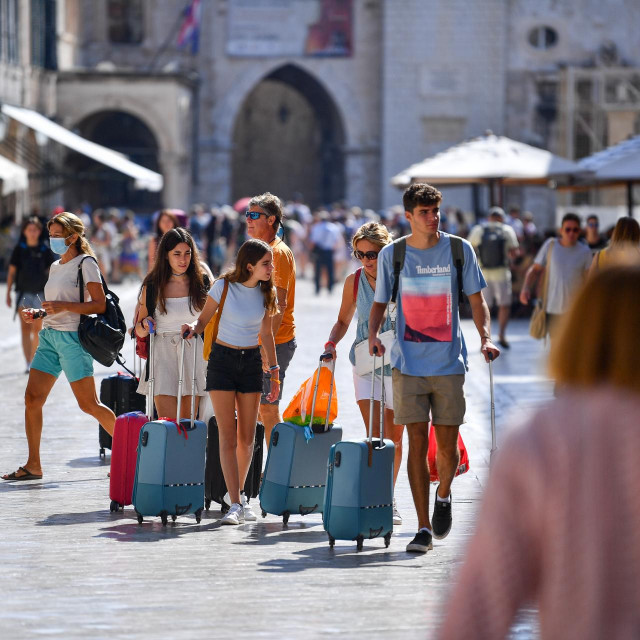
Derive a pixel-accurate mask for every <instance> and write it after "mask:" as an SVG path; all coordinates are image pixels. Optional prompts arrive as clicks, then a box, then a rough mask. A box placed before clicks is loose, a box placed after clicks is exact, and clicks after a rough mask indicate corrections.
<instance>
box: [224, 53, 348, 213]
mask: <svg viewBox="0 0 640 640" xmlns="http://www.w3.org/2000/svg"><path fill="white" fill-rule="evenodd" d="M344 143H345V134H344V128H343V125H342V121H341V118H340V115H339V113H338V110H337V108H336V105H335V103H334V101H333V99H332V98H331V96H330V95H329V93H328V92H327V90H326V89H325V88H324V87H323V86H322V85H321V84H320V83H319V82H318V81H317V80H316V79H315V78H314V77H313V76H311V75H310V74H309V73H307V72H306V71H304V70H303V69H301V68H299V67H296V66H294V65H286V66H284V67H280V68H278V69H276V70H275V71H273V72H271V73H270V74H269V75H267V76H266V77H265V78H263V79H262V80H261V81H260V82H259V83H258V84H257V85H256V86H255V87H254V89H253V90H252V91H251V92H250V93H249V94H248V95H247V97H246V98H245V100H244V102H243V104H242V106H241V107H240V109H239V111H238V114H237V116H236V120H235V126H234V131H233V158H232V196H233V200H234V201H235V200H237V199H238V198H242V197H244V196H249V195H254V194H257V193H262V192H264V191H271V192H273V193H275V194H277V195H278V196H280V197H281V198H283V199H285V200H287V199H291V197H292V196H293V194H294V193H296V192H301V193H302V194H303V197H304V198H305V200H306V201H307V202H309V203H310V204H311V205H312V206H317V205H320V204H325V203H330V202H334V201H336V200H340V199H342V198H344V197H345V178H344V157H343V147H344Z"/></svg>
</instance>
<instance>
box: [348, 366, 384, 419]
mask: <svg viewBox="0 0 640 640" xmlns="http://www.w3.org/2000/svg"><path fill="white" fill-rule="evenodd" d="M353 388H354V390H355V392H356V402H358V401H360V400H369V399H370V398H371V376H359V375H358V374H356V372H355V370H354V371H353ZM380 389H381V385H380V377H379V376H376V384H375V387H374V392H373V399H374V400H378V401H380ZM384 406H385V408H387V409H393V386H392V384H391V376H385V377H384Z"/></svg>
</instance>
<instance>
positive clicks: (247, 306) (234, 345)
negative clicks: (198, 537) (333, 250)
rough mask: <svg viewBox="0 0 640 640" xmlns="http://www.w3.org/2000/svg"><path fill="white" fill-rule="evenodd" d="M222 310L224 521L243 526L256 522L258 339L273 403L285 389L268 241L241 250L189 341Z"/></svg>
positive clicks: (219, 396)
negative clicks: (250, 497) (251, 499)
mask: <svg viewBox="0 0 640 640" xmlns="http://www.w3.org/2000/svg"><path fill="white" fill-rule="evenodd" d="M225 292H226V295H225ZM223 296H225V297H224V299H223ZM218 309H219V313H220V320H219V325H218V334H217V336H216V339H215V342H214V344H213V345H212V348H211V355H210V356H209V363H208V366H207V384H206V390H207V391H208V392H209V395H210V397H211V402H212V404H213V410H214V413H215V416H216V419H217V421H218V437H219V440H220V465H221V466H222V473H223V475H224V480H225V483H226V485H227V489H228V491H229V500H230V502H231V507H230V508H229V511H227V513H226V514H225V515H224V517H223V518H222V521H221V522H222V524H229V525H237V524H242V523H244V522H245V521H253V520H256V515H255V513H253V511H252V509H251V506H250V505H249V503H248V501H247V499H246V496H245V495H244V493H242V494H241V492H240V490H241V488H242V487H244V483H245V480H246V478H247V473H248V472H249V466H250V465H251V459H252V457H253V446H254V440H255V435H256V421H257V419H258V408H259V406H260V396H261V395H262V385H263V382H262V381H263V373H262V357H261V355H260V346H259V344H258V336H260V340H261V342H262V345H263V347H264V350H265V352H266V354H267V361H268V364H269V369H270V373H271V391H270V393H269V395H268V396H267V400H268V401H269V402H272V401H273V399H274V398H277V397H278V394H279V386H280V376H279V367H278V362H277V359H276V346H275V341H274V339H273V330H272V327H271V320H272V316H273V315H274V314H276V313H277V312H278V306H277V298H276V289H275V286H274V284H273V254H272V252H271V249H270V247H269V245H268V244H267V243H266V242H263V241H262V240H255V239H254V240H247V241H246V242H245V243H244V244H243V245H242V246H241V247H240V250H239V251H238V256H237V258H236V264H235V267H233V268H232V269H230V270H229V271H227V272H226V273H224V274H223V275H222V276H221V277H220V278H219V279H218V280H216V281H215V283H214V284H213V287H211V290H210V291H209V295H208V296H207V301H206V303H205V305H204V308H203V309H202V312H201V313H200V317H199V318H198V320H197V321H196V322H192V323H190V324H185V325H183V326H182V331H183V332H185V331H187V332H188V338H191V337H192V336H193V335H194V334H199V333H202V332H203V331H204V328H205V327H206V326H207V324H208V323H209V321H210V320H211V319H212V318H213V315H214V313H216V311H218ZM236 414H237V419H236Z"/></svg>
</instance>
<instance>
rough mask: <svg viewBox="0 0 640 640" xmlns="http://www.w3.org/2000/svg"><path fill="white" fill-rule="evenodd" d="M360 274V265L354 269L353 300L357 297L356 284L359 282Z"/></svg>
mask: <svg viewBox="0 0 640 640" xmlns="http://www.w3.org/2000/svg"><path fill="white" fill-rule="evenodd" d="M360 276H362V267H360V268H359V269H358V270H357V271H356V276H355V278H354V279H353V301H354V302H355V301H356V300H357V299H358V285H359V284H360Z"/></svg>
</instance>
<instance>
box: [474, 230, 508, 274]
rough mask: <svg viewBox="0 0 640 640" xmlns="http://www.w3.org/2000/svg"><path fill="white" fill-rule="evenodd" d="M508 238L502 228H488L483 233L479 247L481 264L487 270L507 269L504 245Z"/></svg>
mask: <svg viewBox="0 0 640 640" xmlns="http://www.w3.org/2000/svg"><path fill="white" fill-rule="evenodd" d="M505 242H506V238H505V235H504V231H503V229H502V227H494V226H487V227H485V228H484V231H483V232H482V239H481V240H480V245H479V247H478V253H479V255H480V262H481V263H482V266H483V267H484V268H485V269H495V268H496V267H506V266H507V262H506V259H505V252H504V245H505Z"/></svg>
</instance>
